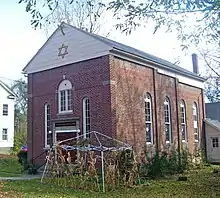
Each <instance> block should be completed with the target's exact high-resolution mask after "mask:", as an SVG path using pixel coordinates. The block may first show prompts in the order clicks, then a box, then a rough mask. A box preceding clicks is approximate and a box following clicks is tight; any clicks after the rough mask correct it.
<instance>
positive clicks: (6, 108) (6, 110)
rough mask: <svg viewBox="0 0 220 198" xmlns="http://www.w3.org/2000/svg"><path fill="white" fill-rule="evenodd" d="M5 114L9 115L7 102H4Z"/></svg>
mask: <svg viewBox="0 0 220 198" xmlns="http://www.w3.org/2000/svg"><path fill="white" fill-rule="evenodd" d="M3 115H4V116H7V115H8V105H7V104H3Z"/></svg>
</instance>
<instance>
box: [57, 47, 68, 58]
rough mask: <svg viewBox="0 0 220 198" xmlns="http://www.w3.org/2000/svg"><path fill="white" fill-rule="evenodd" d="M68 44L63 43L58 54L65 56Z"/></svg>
mask: <svg viewBox="0 0 220 198" xmlns="http://www.w3.org/2000/svg"><path fill="white" fill-rule="evenodd" d="M67 49H68V46H67V45H64V44H62V45H61V47H59V53H58V56H61V57H62V58H64V57H65V55H67V54H68V51H67Z"/></svg>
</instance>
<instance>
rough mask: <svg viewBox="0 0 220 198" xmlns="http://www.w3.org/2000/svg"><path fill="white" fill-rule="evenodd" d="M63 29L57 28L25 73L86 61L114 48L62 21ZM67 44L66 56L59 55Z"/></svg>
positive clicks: (24, 70)
mask: <svg viewBox="0 0 220 198" xmlns="http://www.w3.org/2000/svg"><path fill="white" fill-rule="evenodd" d="M61 25H62V29H63V32H64V34H62V31H61V29H60V28H57V29H56V30H55V31H54V33H53V34H52V35H51V36H50V37H49V39H48V40H47V41H46V42H45V44H44V45H43V46H42V47H41V48H40V49H39V50H38V52H37V53H36V54H35V56H34V57H33V58H32V59H31V60H30V61H29V63H28V64H27V66H26V67H25V68H24V69H23V73H26V74H30V73H35V72H40V71H45V70H49V69H53V68H57V67H60V66H64V65H69V64H72V63H76V62H80V61H85V60H89V59H93V58H97V57H101V56H104V55H107V54H109V50H110V49H112V47H110V46H109V45H107V44H106V43H104V42H102V41H100V40H98V39H96V38H94V37H93V36H91V35H89V34H88V33H87V32H84V31H82V30H79V29H78V28H75V27H73V26H69V25H67V24H65V23H62V24H61ZM62 45H64V46H67V53H66V55H65V56H64V57H62V56H59V48H60V47H61V46H62Z"/></svg>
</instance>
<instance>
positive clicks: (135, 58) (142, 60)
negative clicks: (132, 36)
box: [110, 48, 205, 82]
mask: <svg viewBox="0 0 220 198" xmlns="http://www.w3.org/2000/svg"><path fill="white" fill-rule="evenodd" d="M110 53H111V54H112V55H114V56H118V57H121V58H122V57H123V58H126V59H127V60H130V61H132V62H136V63H138V64H141V65H144V66H147V67H151V68H155V67H154V66H152V65H155V66H156V67H159V68H162V69H167V70H169V71H172V72H175V73H179V74H181V75H183V76H186V77H189V78H192V79H195V80H198V81H200V82H205V79H204V78H202V77H200V76H196V75H193V74H188V73H185V72H182V71H179V70H178V69H174V68H171V67H169V66H167V65H164V64H160V63H157V62H155V61H152V60H149V59H147V58H143V57H141V56H137V55H134V54H131V53H127V52H125V51H122V50H120V49H116V48H113V49H112V50H110ZM149 64H151V65H149ZM155 69H157V68H155Z"/></svg>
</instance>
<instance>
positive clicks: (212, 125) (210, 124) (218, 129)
mask: <svg viewBox="0 0 220 198" xmlns="http://www.w3.org/2000/svg"><path fill="white" fill-rule="evenodd" d="M204 121H205V123H206V124H208V125H209V126H210V127H212V128H214V129H216V130H217V131H218V132H219V133H220V128H218V127H217V126H215V125H214V124H212V123H210V122H209V121H208V120H207V119H206V120H204Z"/></svg>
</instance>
